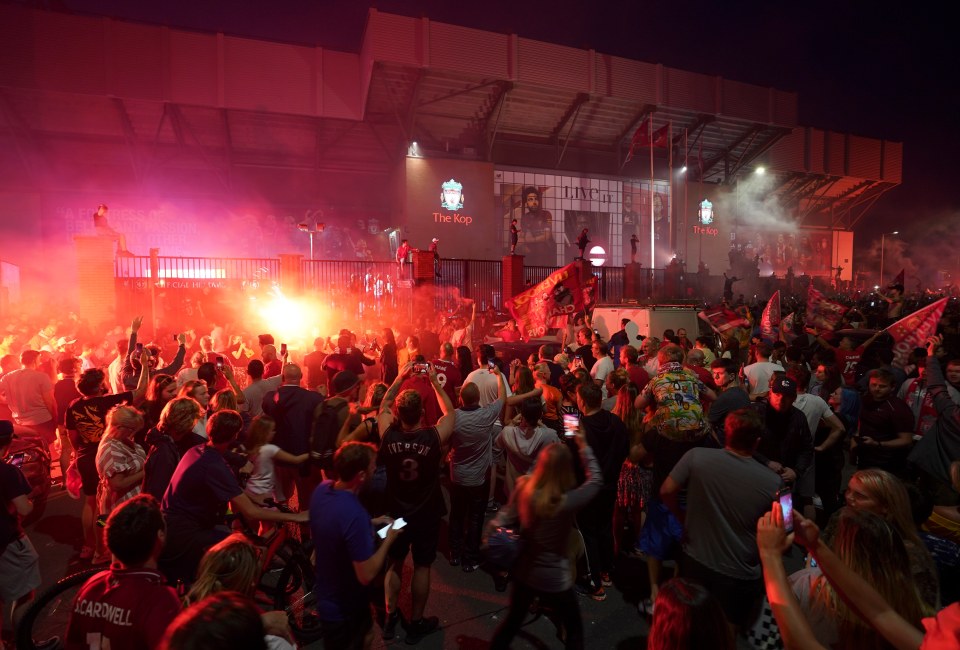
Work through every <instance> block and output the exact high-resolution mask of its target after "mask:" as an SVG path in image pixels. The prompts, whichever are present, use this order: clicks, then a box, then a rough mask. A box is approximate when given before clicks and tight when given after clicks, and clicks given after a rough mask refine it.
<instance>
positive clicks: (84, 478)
mask: <svg viewBox="0 0 960 650" xmlns="http://www.w3.org/2000/svg"><path fill="white" fill-rule="evenodd" d="M77 469H78V470H79V471H80V480H81V484H82V491H83V493H84V494H85V495H86V496H88V497H95V496H97V486H98V485H100V473H99V472H98V471H97V448H96V447H95V446H94V447H93V448H91V449H87V448H86V447H81V448H80V449H79V450H78V451H77Z"/></svg>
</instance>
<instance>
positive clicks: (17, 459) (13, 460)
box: [10, 451, 26, 467]
mask: <svg viewBox="0 0 960 650" xmlns="http://www.w3.org/2000/svg"><path fill="white" fill-rule="evenodd" d="M25 455H26V454H24V452H22V451H21V452H18V453H16V454H14V455H13V456H11V457H10V464H11V465H13V466H14V467H23V459H24V456H25Z"/></svg>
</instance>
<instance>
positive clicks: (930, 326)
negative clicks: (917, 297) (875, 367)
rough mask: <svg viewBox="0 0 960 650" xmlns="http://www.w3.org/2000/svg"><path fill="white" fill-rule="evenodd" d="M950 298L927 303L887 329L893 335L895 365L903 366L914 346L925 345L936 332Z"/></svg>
mask: <svg viewBox="0 0 960 650" xmlns="http://www.w3.org/2000/svg"><path fill="white" fill-rule="evenodd" d="M947 300H948V298H941V299H940V300H938V301H937V302H935V303H933V304H930V305H927V306H926V307H923V308H921V309H918V310H917V311H915V312H913V313H912V314H910V315H909V316H906V317H904V318H901V319H900V320H898V321H897V322H896V323H894V324H893V325H891V326H890V327H888V328H887V329H886V332H887V334H889V335H890V336H891V337H893V365H895V366H897V367H898V368H903V367H904V366H906V365H907V360H908V359H909V357H910V353H911V352H912V351H913V349H914V348H922V347H924V346H925V344H926V341H927V339H928V338H930V337H931V336H933V335H934V334H936V332H937V323H938V322H939V321H940V317H941V316H943V310H944V308H945V307H946V306H947Z"/></svg>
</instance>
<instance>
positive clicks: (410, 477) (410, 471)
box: [400, 458, 420, 481]
mask: <svg viewBox="0 0 960 650" xmlns="http://www.w3.org/2000/svg"><path fill="white" fill-rule="evenodd" d="M419 469H420V464H419V463H417V461H416V459H414V458H405V459H404V460H403V464H402V465H401V466H400V480H401V481H416V480H417V477H418V476H419V475H420V474H419V472H418V470H419Z"/></svg>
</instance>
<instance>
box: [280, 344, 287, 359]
mask: <svg viewBox="0 0 960 650" xmlns="http://www.w3.org/2000/svg"><path fill="white" fill-rule="evenodd" d="M286 354H287V344H286V343H281V344H280V356H281V357H283V356H286Z"/></svg>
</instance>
